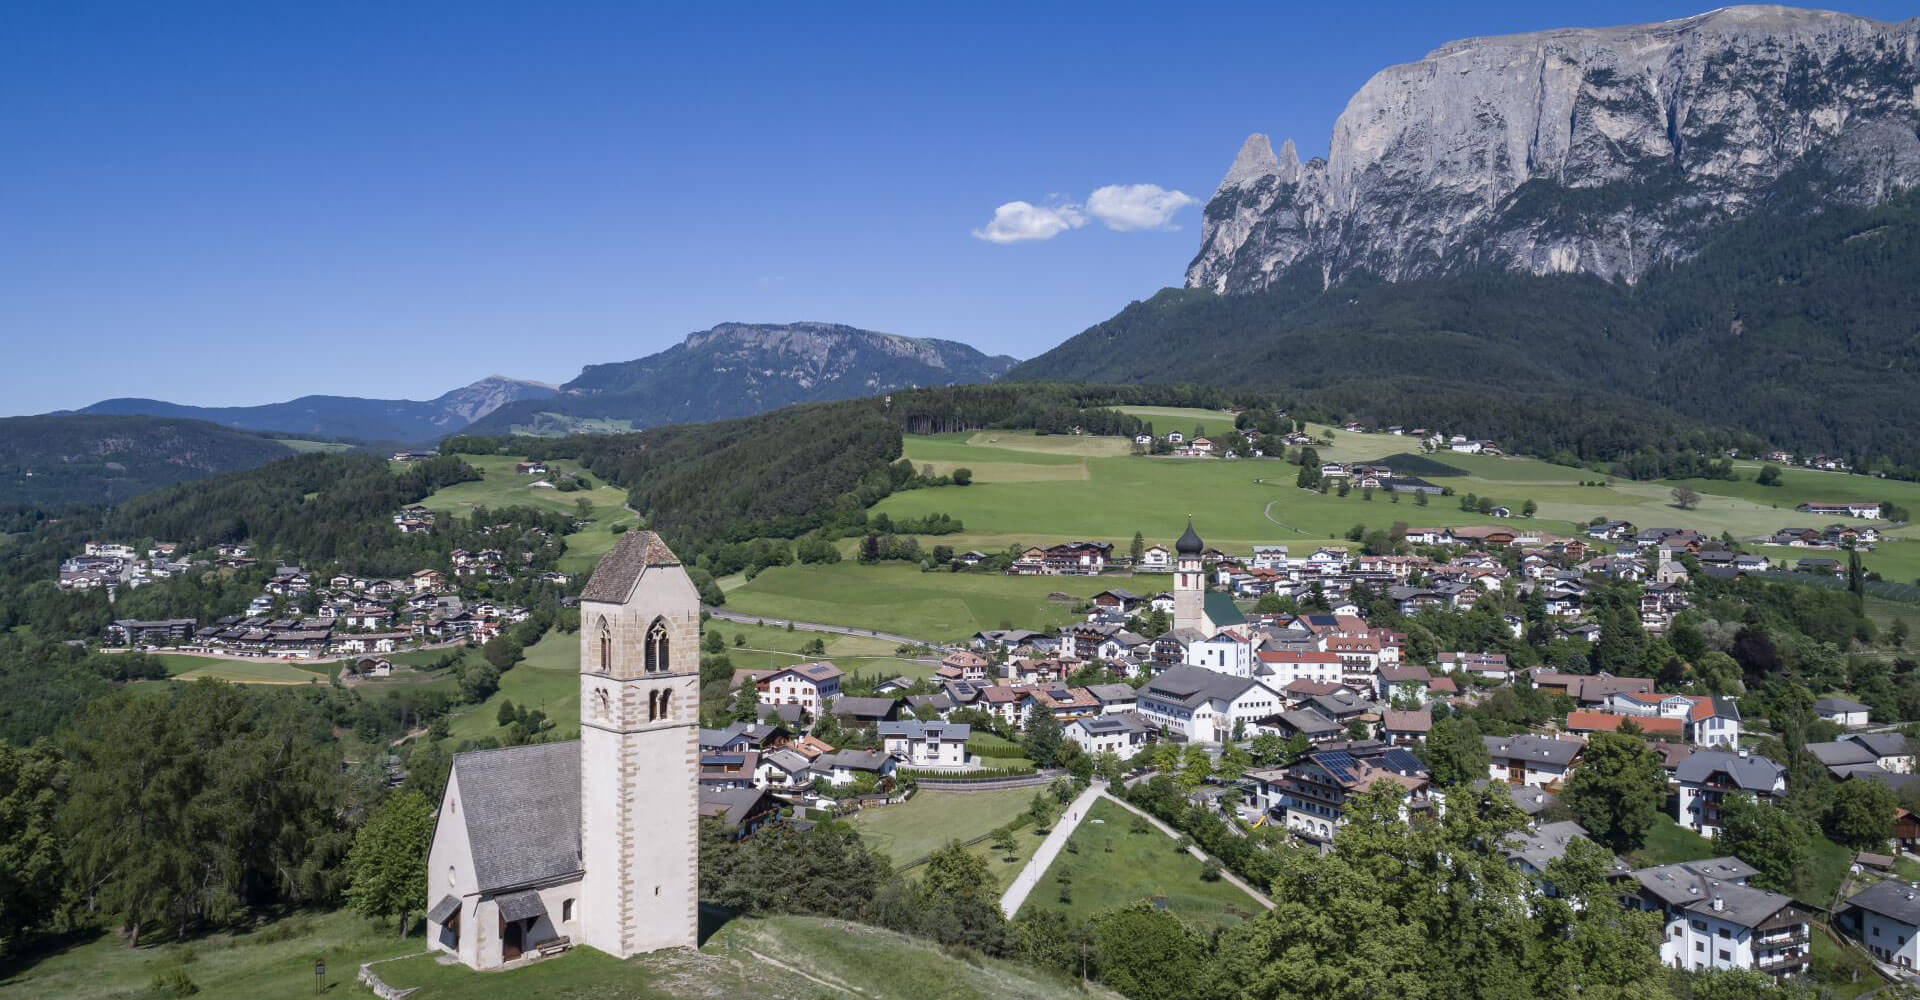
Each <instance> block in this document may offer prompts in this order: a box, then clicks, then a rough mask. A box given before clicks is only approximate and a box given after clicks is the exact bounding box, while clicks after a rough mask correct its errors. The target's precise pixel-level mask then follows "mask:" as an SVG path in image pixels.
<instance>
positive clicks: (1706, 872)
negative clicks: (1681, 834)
mask: <svg viewBox="0 0 1920 1000" xmlns="http://www.w3.org/2000/svg"><path fill="white" fill-rule="evenodd" d="M1729 862H1731V863H1730V864H1729ZM1752 874H1753V868H1752V867H1751V866H1749V865H1747V864H1745V863H1744V862H1741V861H1740V860H1739V859H1737V858H1714V859H1711V860H1708V861H1683V862H1681V863H1679V864H1673V865H1660V866H1658V867H1655V868H1642V869H1640V870H1639V871H1636V872H1634V873H1633V878H1634V881H1636V882H1638V883H1640V886H1641V888H1643V889H1644V890H1646V891H1647V892H1648V893H1650V894H1652V895H1653V896H1654V897H1656V898H1658V899H1659V900H1660V901H1661V902H1663V903H1666V904H1667V905H1668V906H1671V907H1674V908H1676V909H1681V910H1686V911H1689V912H1691V913H1696V914H1699V915H1700V916H1703V917H1712V918H1714V919H1716V920H1725V921H1727V922H1728V923H1732V924H1737V925H1739V926H1742V927H1758V926H1760V925H1761V924H1763V923H1766V922H1767V920H1768V919H1770V918H1772V917H1773V915H1774V914H1776V913H1779V912H1780V911H1781V910H1783V909H1785V908H1786V907H1788V906H1791V905H1793V900H1792V899H1790V898H1788V897H1786V896H1783V895H1781V894H1779V893H1777V892H1767V891H1766V890H1764V889H1755V888H1752V887H1750V886H1745V885H1740V884H1738V883H1737V882H1735V881H1733V880H1734V879H1745V878H1747V877H1748V876H1750V875H1752ZM1716 900H1718V901H1719V903H1720V908H1719V909H1715V906H1714V903H1715V901H1716Z"/></svg>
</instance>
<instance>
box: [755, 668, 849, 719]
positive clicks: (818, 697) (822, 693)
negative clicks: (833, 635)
mask: <svg viewBox="0 0 1920 1000" xmlns="http://www.w3.org/2000/svg"><path fill="white" fill-rule="evenodd" d="M840 676H841V673H840V668H839V667H836V666H834V665H833V664H831V663H827V662H825V661H821V662H818V663H799V664H795V665H793V666H791V667H783V668H781V669H779V670H776V671H774V672H773V673H770V674H768V675H766V676H765V677H762V678H760V679H759V680H758V682H756V683H755V685H754V686H755V687H756V688H758V689H759V692H760V699H761V700H762V701H765V702H772V703H773V704H776V705H798V706H800V707H801V708H802V709H805V710H806V711H807V712H808V713H809V714H812V715H818V714H820V707H821V706H822V705H825V704H827V703H828V702H830V701H832V700H833V699H834V698H835V697H836V696H838V695H839V694H840Z"/></svg>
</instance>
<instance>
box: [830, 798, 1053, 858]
mask: <svg viewBox="0 0 1920 1000" xmlns="http://www.w3.org/2000/svg"><path fill="white" fill-rule="evenodd" d="M1045 790H1046V789H1044V788H1003V789H999V790H997V791H991V792H946V791H940V792H935V791H922V792H918V793H916V794H915V795H914V796H913V798H911V799H908V800H907V801H905V802H902V803H900V804H899V805H892V806H882V807H880V808H877V809H863V810H861V811H860V812H858V813H856V814H854V817H853V825H854V827H855V828H856V829H858V830H859V831H860V838H861V839H862V840H864V841H866V842H867V846H869V847H872V848H874V849H875V850H878V851H882V852H884V853H885V854H886V855H887V857H889V858H891V859H893V863H894V864H896V865H900V864H905V863H907V862H909V861H912V860H914V859H916V858H922V857H925V856H927V855H928V854H931V853H933V852H934V851H935V850H937V849H938V848H940V847H942V846H944V845H945V844H946V843H947V842H948V841H950V840H972V839H973V838H975V837H978V836H980V835H982V834H985V833H991V832H992V831H994V830H995V829H998V828H999V827H1001V826H1003V825H1005V824H1007V823H1009V822H1011V821H1012V820H1013V818H1014V817H1016V816H1018V815H1020V814H1021V813H1023V812H1025V811H1026V809H1027V804H1028V803H1029V802H1032V801H1033V796H1034V793H1036V792H1044V791H1045ZM1019 837H1027V838H1032V839H1038V837H1037V835H1036V834H1035V832H1034V830H1033V829H1032V828H1031V827H1028V828H1027V829H1025V830H1022V831H1020V834H1019V835H1018V836H1017V837H1016V840H1017V839H1019ZM1028 853H1029V854H1031V853H1032V850H1031V849H1030V850H1029V851H1028Z"/></svg>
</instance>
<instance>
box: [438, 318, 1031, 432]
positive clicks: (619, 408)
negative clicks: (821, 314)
mask: <svg viewBox="0 0 1920 1000" xmlns="http://www.w3.org/2000/svg"><path fill="white" fill-rule="evenodd" d="M1013 365H1014V359H1013V358H1010V357H1005V356H998V357H990V356H988V355H985V354H982V353H980V352H979V351H977V350H974V349H973V348H971V347H969V346H967V345H965V344H961V343H956V342H954V341H951V340H931V339H925V338H919V337H903V336H900V335H898V334H891V333H876V332H874V331H872V330H862V329H859V328H856V327H851V326H846V325H843V324H839V323H778V324H775V323H722V324H720V325H719V326H716V327H714V328H712V329H710V330H702V331H699V332H697V333H693V334H689V335H688V336H687V338H686V340H684V341H682V342H681V343H678V344H675V345H674V346H672V347H669V348H667V349H666V350H664V351H661V352H659V353H658V354H652V355H648V356H647V357H644V358H639V359H637V360H633V361H623V362H618V363H615V364H603V365H588V366H587V367H586V368H585V369H583V370H582V371H581V372H580V376H579V377H578V378H575V379H574V380H573V381H571V382H568V383H566V384H565V385H563V386H561V387H560V394H559V395H557V396H555V397H552V398H549V399H533V400H525V401H522V402H518V403H514V404H511V405H509V406H505V407H502V408H501V409H499V410H497V411H495V412H494V413H493V414H491V415H489V416H488V417H486V418H485V419H483V420H481V421H479V422H478V423H476V425H475V427H474V431H475V433H483V432H484V433H503V432H506V431H508V430H515V431H519V432H522V433H566V432H570V431H574V430H583V429H621V428H641V427H652V426H657V425H660V424H672V423H692V422H697V421H704V420H719V419H725V418H729V417H740V416H747V415H750V414H754V413H760V412H762V411H765V410H771V409H775V408H777V407H781V406H788V405H791V404H793V403H807V402H818V401H822V400H834V399H852V398H855V397H858V396H871V395H874V394H875V393H882V392H887V391H889V390H892V389H902V388H907V387H909V386H944V385H964V384H968V383H975V382H990V381H992V380H993V379H995V378H997V377H999V376H1000V375H1001V374H1002V373H1004V372H1005V371H1006V370H1007V369H1009V368H1011V367H1013Z"/></svg>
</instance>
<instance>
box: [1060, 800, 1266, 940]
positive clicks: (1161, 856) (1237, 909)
mask: <svg viewBox="0 0 1920 1000" xmlns="http://www.w3.org/2000/svg"><path fill="white" fill-rule="evenodd" d="M1134 818H1135V817H1134V815H1133V814H1132V813H1130V812H1128V811H1126V810H1125V809H1122V808H1120V807H1119V806H1117V805H1114V804H1113V803H1111V802H1108V801H1106V800H1105V799H1101V800H1099V801H1096V802H1095V803H1094V804H1093V808H1092V809H1091V810H1090V811H1089V812H1088V813H1087V818H1086V819H1085V820H1084V821H1082V822H1081V824H1080V828H1079V829H1077V830H1075V831H1073V836H1072V837H1071V838H1069V839H1068V840H1067V849H1066V850H1065V851H1062V852H1061V853H1060V856H1059V857H1058V858H1056V859H1055V860H1054V862H1053V864H1052V865H1051V866H1049V867H1048V868H1047V872H1046V874H1045V875H1043V876H1041V879H1040V884H1039V885H1037V886H1035V887H1034V890H1033V894H1032V895H1030V896H1028V897H1027V902H1026V904H1025V906H1023V907H1022V909H1028V908H1037V909H1059V910H1066V911H1067V912H1068V913H1069V914H1070V915H1071V916H1072V917H1073V918H1074V919H1075V920H1086V919H1088V918H1090V917H1093V916H1096V915H1098V914H1100V913H1104V912H1106V911H1107V910H1111V909H1113V908H1115V907H1119V906H1125V905H1127V904H1129V903H1135V902H1139V901H1141V900H1149V899H1153V898H1155V897H1165V900H1166V909H1168V910H1170V911H1172V912H1173V913H1176V914H1179V915H1180V916H1182V917H1185V918H1187V919H1188V920H1190V921H1192V922H1194V923H1195V924H1197V925H1200V926H1202V927H1216V926H1226V925H1228V924H1232V923H1237V922H1238V921H1240V920H1243V919H1245V918H1247V917H1249V916H1252V915H1253V914H1255V913H1258V912H1259V910H1260V906H1259V904H1258V903H1255V902H1254V901H1253V900H1252V899H1250V898H1249V897H1248V896H1247V894H1246V893H1244V892H1241V891H1240V890H1239V889H1236V888H1234V887H1233V886H1232V885H1231V884H1229V883H1227V882H1225V881H1220V882H1208V881H1206V880H1205V879H1203V878H1201V877H1200V871H1201V863H1200V861H1199V860H1198V859H1196V858H1194V857H1193V856H1192V855H1190V854H1187V853H1186V852H1184V851H1176V850H1174V843H1175V842H1174V841H1173V839H1172V838H1169V837H1168V836H1167V835H1166V834H1163V833H1161V832H1160V831H1159V830H1156V829H1153V828H1152V827H1151V826H1149V827H1148V828H1147V830H1146V832H1144V833H1136V832H1134ZM1063 871H1064V872H1068V873H1070V874H1071V875H1072V876H1073V878H1072V899H1073V901H1072V902H1071V903H1062V902H1060V891H1059V890H1060V883H1059V882H1058V881H1057V878H1058V876H1059V875H1060V873H1061V872H1063Z"/></svg>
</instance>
